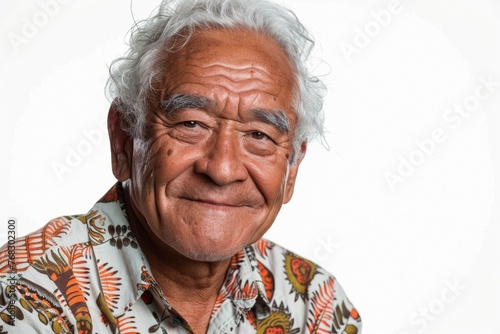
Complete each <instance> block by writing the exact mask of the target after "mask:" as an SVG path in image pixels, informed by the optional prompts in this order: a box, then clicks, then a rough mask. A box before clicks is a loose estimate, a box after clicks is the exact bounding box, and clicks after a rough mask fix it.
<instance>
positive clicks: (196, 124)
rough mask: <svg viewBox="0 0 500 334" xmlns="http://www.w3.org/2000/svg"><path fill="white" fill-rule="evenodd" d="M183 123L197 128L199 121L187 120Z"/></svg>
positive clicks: (187, 126)
mask: <svg viewBox="0 0 500 334" xmlns="http://www.w3.org/2000/svg"><path fill="white" fill-rule="evenodd" d="M182 125H183V126H185V127H186V128H195V127H197V126H198V122H195V121H186V122H182Z"/></svg>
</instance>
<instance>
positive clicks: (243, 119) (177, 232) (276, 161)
mask: <svg viewBox="0 0 500 334" xmlns="http://www.w3.org/2000/svg"><path fill="white" fill-rule="evenodd" d="M293 90H294V79H293V73H292V71H291V68H290V66H289V63H288V60H287V58H286V56H285V54H284V53H283V51H282V50H281V49H280V47H279V46H278V45H276V44H275V43H274V42H273V41H272V40H270V39H268V38H266V37H263V36H260V35H257V34H255V33H252V32H248V31H244V30H240V31H233V32H229V31H223V30H215V29H213V30H206V31H203V32H196V33H195V34H194V36H193V37H192V39H191V40H190V41H189V43H188V44H187V45H186V46H185V47H184V48H182V50H181V51H179V52H178V53H176V54H174V55H171V56H170V57H169V60H168V64H167V75H166V77H165V80H164V82H163V84H162V85H161V99H160V101H158V103H157V106H158V107H157V108H154V110H152V111H151V112H150V113H149V115H148V119H147V135H146V137H145V138H144V139H143V140H140V139H132V138H129V137H128V135H127V134H126V133H125V132H124V131H123V130H122V129H121V128H120V126H119V116H118V114H117V113H116V111H115V110H114V108H113V107H112V109H111V111H110V116H109V124H110V125H109V128H110V137H111V146H112V151H113V152H112V156H113V171H114V174H115V176H116V177H117V179H118V180H120V181H122V182H124V186H125V190H126V195H127V198H128V202H129V203H128V206H129V207H130V208H131V210H132V211H133V214H132V215H131V217H132V220H137V221H138V223H139V224H140V226H141V228H144V230H145V233H144V238H146V239H148V240H150V241H151V244H152V245H155V247H156V248H157V249H158V252H159V253H162V254H164V253H165V251H166V252H170V253H175V254H177V255H180V256H183V257H186V258H188V259H191V260H194V261H201V262H216V261H224V260H227V259H229V258H230V257H231V256H233V255H234V254H235V253H237V252H238V251H239V250H241V249H242V248H243V247H244V246H246V245H248V244H251V243H253V242H255V241H257V240H258V239H259V238H260V237H261V236H262V235H263V234H264V232H265V231H267V230H268V229H269V227H270V226H271V225H272V223H273V222H274V220H275V217H276V215H277V214H278V211H279V210H280V208H281V205H282V204H283V203H286V202H288V201H289V200H290V198H291V197H292V194H293V188H294V184H295V179H296V176H297V171H298V168H299V164H300V161H301V158H302V157H303V155H304V153H305V144H304V145H302V152H297V156H298V159H296V160H295V161H294V162H293V163H290V161H291V157H292V156H293V155H294V152H293V146H292V140H293V130H294V129H295V126H296V115H295V113H294V111H293V110H292V94H293ZM178 95H188V96H195V97H203V98H204V99H205V100H207V101H209V103H208V104H206V105H204V106H202V107H193V106H189V107H185V108H180V109H177V110H174V111H172V112H166V111H165V110H164V108H162V107H161V105H160V103H161V101H164V100H166V99H170V98H172V97H175V96H178ZM254 109H264V110H266V111H270V112H272V113H276V112H279V111H282V112H283V114H284V115H285V116H286V118H287V119H288V122H289V126H290V131H283V129H280V128H278V127H277V126H275V125H274V124H271V123H269V122H266V121H263V120H262V119H261V118H260V117H257V116H255V113H253V112H252V110H254ZM135 225H136V226H137V224H135ZM132 226H134V225H132ZM141 247H142V245H141Z"/></svg>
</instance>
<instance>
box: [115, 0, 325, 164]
mask: <svg viewBox="0 0 500 334" xmlns="http://www.w3.org/2000/svg"><path fill="white" fill-rule="evenodd" d="M209 28H229V29H231V28H244V29H249V30H251V31H255V32H257V33H260V34H263V35H265V36H269V37H271V38H272V39H274V41H275V42H276V43H277V44H278V45H280V46H281V48H282V49H283V51H284V52H285V54H286V55H287V57H288V58H289V60H290V64H291V66H292V70H293V71H294V73H295V76H296V78H295V81H296V85H297V87H296V91H295V92H294V99H293V105H294V109H295V112H296V113H297V118H298V122H297V127H296V129H295V133H294V141H293V146H294V152H296V153H297V152H300V146H301V145H302V143H304V142H308V141H310V140H312V139H314V138H316V137H318V136H319V137H323V123H324V114H323V97H324V95H325V92H326V87H325V85H324V84H323V83H322V82H321V80H319V79H318V78H317V77H315V76H313V75H312V74H311V73H310V72H309V70H308V69H307V66H306V63H307V61H308V58H309V55H310V53H311V50H312V48H313V47H314V40H313V38H312V37H311V35H310V34H309V32H308V31H307V30H306V29H305V28H304V26H303V25H302V24H301V23H300V22H299V20H298V19H297V17H296V16H295V14H294V13H293V12H291V11H290V10H288V9H286V8H284V7H282V6H280V5H278V4H275V3H272V2H269V1H266V0H180V1H179V0H174V1H172V0H163V2H162V3H161V5H160V6H159V10H158V12H157V13H156V14H155V15H153V16H151V17H149V18H148V19H146V20H143V21H140V22H138V23H137V24H136V25H135V26H134V27H133V28H132V30H131V36H130V43H129V46H130V48H129V50H128V53H127V54H126V55H125V56H124V57H121V58H118V59H116V60H114V61H113V62H112V63H111V66H110V69H109V72H110V78H109V79H108V83H107V89H108V93H109V97H110V98H111V99H113V100H114V101H115V104H116V106H117V110H118V112H119V113H120V114H121V118H122V120H123V124H122V127H123V128H124V130H125V131H127V132H128V133H129V134H130V135H131V136H132V137H135V138H142V137H143V135H144V125H145V120H146V113H147V111H148V110H149V108H150V105H149V103H150V102H151V98H152V97H153V96H154V94H155V93H154V91H155V90H154V85H155V84H159V83H161V82H162V81H163V79H164V77H165V66H164V65H163V64H164V61H165V59H166V56H167V55H168V54H170V53H172V52H175V50H174V48H172V47H168V46H169V45H174V44H175V45H178V44H177V43H170V42H172V41H174V40H175V41H176V42H178V41H179V39H180V41H181V45H185V43H187V42H188V40H189V38H190V37H191V36H192V34H193V33H194V31H195V30H196V29H209ZM181 47H182V46H181ZM294 157H296V154H294Z"/></svg>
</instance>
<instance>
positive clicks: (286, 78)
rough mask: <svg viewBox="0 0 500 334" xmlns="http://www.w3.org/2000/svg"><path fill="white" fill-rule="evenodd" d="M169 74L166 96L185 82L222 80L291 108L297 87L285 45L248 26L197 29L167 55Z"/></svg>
mask: <svg viewBox="0 0 500 334" xmlns="http://www.w3.org/2000/svg"><path fill="white" fill-rule="evenodd" d="M166 73H167V75H166V78H165V82H164V86H163V89H164V96H163V97H165V95H170V94H171V93H172V91H175V90H176V89H177V88H179V86H182V85H184V86H185V84H186V83H191V84H199V85H205V86H210V85H212V84H215V85H217V84H219V83H222V86H224V88H225V89H227V90H229V91H232V92H235V93H238V94H240V95H241V94H245V93H246V92H256V91H257V92H260V93H263V94H269V95H271V96H273V97H277V98H278V99H282V100H286V101H287V103H289V104H290V106H287V108H286V109H288V107H290V108H291V101H292V95H293V91H294V89H295V84H294V82H295V80H294V73H293V71H292V69H291V66H290V62H289V60H288V57H287V56H286V54H285V53H284V51H283V50H282V48H281V47H280V46H279V45H278V44H277V43H276V42H275V41H274V40H272V39H271V38H270V37H267V36H264V35H262V34H258V33H255V32H252V31H249V30H245V29H237V30H223V29H209V30H203V31H197V32H195V33H194V34H193V36H192V37H191V38H190V39H189V41H188V42H187V43H186V44H185V45H184V47H182V48H181V49H180V50H179V51H178V52H176V53H174V54H171V55H170V56H169V57H168V60H167V72H166ZM192 86H194V85H191V87H192ZM174 93H179V92H174ZM180 93H189V92H180ZM275 100H276V99H275Z"/></svg>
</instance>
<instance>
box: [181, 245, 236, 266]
mask: <svg viewBox="0 0 500 334" xmlns="http://www.w3.org/2000/svg"><path fill="white" fill-rule="evenodd" d="M243 248H244V246H241V247H238V248H234V249H227V245H226V249H221V248H217V249H214V246H213V245H211V246H210V247H206V248H200V247H195V248H185V247H182V249H178V250H177V251H178V252H179V253H180V254H181V255H183V256H185V257H187V258H188V259H191V260H193V261H198V262H220V261H226V260H229V259H231V258H232V257H233V256H234V255H235V254H236V253H238V252H239V251H240V250H242V249H243Z"/></svg>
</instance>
